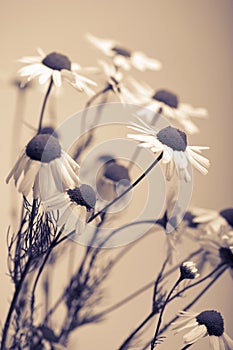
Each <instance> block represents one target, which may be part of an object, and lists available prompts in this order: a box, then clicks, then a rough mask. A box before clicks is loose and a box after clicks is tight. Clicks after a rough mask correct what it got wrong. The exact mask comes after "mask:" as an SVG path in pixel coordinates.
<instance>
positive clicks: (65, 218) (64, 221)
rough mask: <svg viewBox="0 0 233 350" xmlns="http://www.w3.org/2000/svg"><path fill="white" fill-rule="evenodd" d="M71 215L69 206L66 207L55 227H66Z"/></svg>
mask: <svg viewBox="0 0 233 350" xmlns="http://www.w3.org/2000/svg"><path fill="white" fill-rule="evenodd" d="M71 215H72V209H71V207H70V206H69V205H67V208H66V209H65V211H64V212H63V214H62V215H61V216H60V218H59V219H58V222H57V225H58V226H63V225H66V224H67V222H68V220H69V218H70V216H71Z"/></svg>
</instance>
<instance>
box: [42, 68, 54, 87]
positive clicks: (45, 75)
mask: <svg viewBox="0 0 233 350" xmlns="http://www.w3.org/2000/svg"><path fill="white" fill-rule="evenodd" d="M51 75H52V70H50V71H49V70H47V71H46V72H44V73H42V74H41V75H40V76H39V83H40V84H41V85H44V84H45V83H46V82H47V81H48V79H49V78H50V77H51Z"/></svg>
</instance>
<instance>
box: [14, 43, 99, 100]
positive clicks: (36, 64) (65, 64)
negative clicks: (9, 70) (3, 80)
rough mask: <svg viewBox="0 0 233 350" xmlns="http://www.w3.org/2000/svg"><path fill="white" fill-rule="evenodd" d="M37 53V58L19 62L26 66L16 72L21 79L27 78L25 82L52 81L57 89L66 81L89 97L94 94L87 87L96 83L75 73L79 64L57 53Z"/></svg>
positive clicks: (39, 50)
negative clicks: (33, 80)
mask: <svg viewBox="0 0 233 350" xmlns="http://www.w3.org/2000/svg"><path fill="white" fill-rule="evenodd" d="M37 51H38V54H39V56H25V57H22V58H21V59H20V60H19V62H22V63H26V66H24V67H22V68H20V70H19V71H18V73H19V75H20V76H21V77H24V78H27V81H31V80H32V79H34V78H36V77H38V78H39V83H40V84H42V85H43V84H45V83H47V82H48V81H49V80H50V79H52V81H53V83H54V85H55V86H57V87H60V86H61V85H62V82H63V80H66V81H68V83H70V84H71V85H72V86H73V87H74V88H76V89H77V90H79V91H84V92H85V93H86V94H87V95H89V96H92V95H93V94H94V91H93V90H92V89H91V88H90V87H89V85H92V86H96V83H95V82H93V81H92V80H90V79H88V78H86V77H84V76H82V75H80V74H78V73H77V72H78V71H80V70H81V67H80V65H79V64H77V63H72V62H71V61H70V59H69V58H68V57H67V56H65V55H63V54H61V53H58V52H51V53H49V54H48V55H46V54H45V53H44V51H43V50H42V49H38V50H37Z"/></svg>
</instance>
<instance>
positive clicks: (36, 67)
mask: <svg viewBox="0 0 233 350" xmlns="http://www.w3.org/2000/svg"><path fill="white" fill-rule="evenodd" d="M43 72H44V68H43V65H42V64H41V63H35V64H30V65H28V66H25V67H22V68H21V69H19V71H18V73H19V74H20V75H21V76H23V77H24V76H28V75H32V76H37V75H40V74H42V73H43Z"/></svg>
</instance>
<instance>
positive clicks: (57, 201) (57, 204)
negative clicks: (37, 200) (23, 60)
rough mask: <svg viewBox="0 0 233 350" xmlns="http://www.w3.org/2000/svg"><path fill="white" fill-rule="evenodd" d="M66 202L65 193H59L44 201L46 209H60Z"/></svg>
mask: <svg viewBox="0 0 233 350" xmlns="http://www.w3.org/2000/svg"><path fill="white" fill-rule="evenodd" d="M67 203H68V197H67V195H66V194H65V193H59V194H56V195H54V196H52V197H49V198H48V199H46V200H45V201H44V205H45V207H46V209H47V210H55V209H61V208H63V207H64V206H66V205H67Z"/></svg>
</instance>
